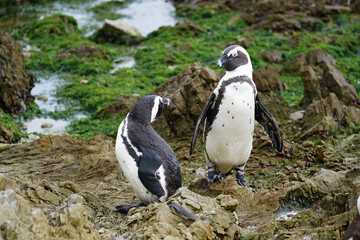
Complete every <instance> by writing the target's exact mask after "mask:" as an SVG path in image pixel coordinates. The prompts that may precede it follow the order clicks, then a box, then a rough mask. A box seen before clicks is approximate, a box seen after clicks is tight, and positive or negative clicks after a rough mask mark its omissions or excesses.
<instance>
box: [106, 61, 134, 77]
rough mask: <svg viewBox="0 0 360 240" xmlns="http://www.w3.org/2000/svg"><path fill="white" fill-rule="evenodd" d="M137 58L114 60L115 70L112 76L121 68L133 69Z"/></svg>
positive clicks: (112, 71)
mask: <svg viewBox="0 0 360 240" xmlns="http://www.w3.org/2000/svg"><path fill="white" fill-rule="evenodd" d="M135 63H136V62H135V58H133V57H119V58H116V59H115V60H114V63H113V69H112V70H111V71H110V73H111V74H113V73H114V72H116V71H117V70H119V69H120V68H131V67H133V66H135Z"/></svg>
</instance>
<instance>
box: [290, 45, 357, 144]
mask: <svg viewBox="0 0 360 240" xmlns="http://www.w3.org/2000/svg"><path fill="white" fill-rule="evenodd" d="M335 62H336V61H335V58H334V57H333V56H331V55H329V54H328V53H327V52H325V51H324V50H321V49H317V50H312V51H310V52H308V53H307V54H306V55H304V54H300V55H298V56H296V57H295V58H293V59H292V60H290V61H288V62H286V63H284V68H285V69H286V70H287V71H289V72H291V73H292V74H293V75H297V74H299V75H300V76H301V79H302V82H303V85H304V97H303V99H302V101H301V106H302V107H304V109H305V112H304V118H303V119H302V128H303V130H304V132H303V134H302V137H308V136H311V135H314V134H315V135H316V134H317V133H321V134H325V135H326V134H328V133H329V131H330V130H332V129H340V127H342V126H344V127H350V126H354V125H359V124H360V121H359V120H360V108H359V104H360V101H359V98H358V94H357V92H356V89H355V87H354V86H353V85H351V83H350V82H349V81H347V80H346V79H345V78H344V77H343V76H342V75H341V73H340V71H339V70H338V69H336V67H335V66H334V64H335Z"/></svg>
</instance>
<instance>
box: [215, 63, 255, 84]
mask: <svg viewBox="0 0 360 240" xmlns="http://www.w3.org/2000/svg"><path fill="white" fill-rule="evenodd" d="M252 71H253V69H252V65H251V63H248V64H245V65H241V66H239V67H237V68H235V69H234V70H232V71H226V73H225V75H224V76H223V77H222V79H221V80H222V81H225V80H228V79H230V78H234V77H238V76H247V77H249V78H250V79H251V81H252V80H253V78H252Z"/></svg>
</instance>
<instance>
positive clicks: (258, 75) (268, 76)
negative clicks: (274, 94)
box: [253, 65, 287, 92]
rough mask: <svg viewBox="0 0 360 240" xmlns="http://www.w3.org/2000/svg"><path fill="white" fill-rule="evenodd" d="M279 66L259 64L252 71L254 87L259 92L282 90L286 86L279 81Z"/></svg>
mask: <svg viewBox="0 0 360 240" xmlns="http://www.w3.org/2000/svg"><path fill="white" fill-rule="evenodd" d="M280 71H281V68H279V67H275V66H271V65H266V66H260V67H259V68H258V69H256V70H255V71H254V72H253V79H254V82H255V84H256V89H257V90H258V91H259V92H269V91H282V90H284V89H286V88H287V87H286V86H285V85H284V84H283V83H282V82H280V81H279V79H278V75H279V72H280Z"/></svg>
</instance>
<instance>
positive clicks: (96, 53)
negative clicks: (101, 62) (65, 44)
mask: <svg viewBox="0 0 360 240" xmlns="http://www.w3.org/2000/svg"><path fill="white" fill-rule="evenodd" d="M69 55H76V56H78V57H81V58H85V59H89V58H98V59H109V58H110V57H109V55H108V54H107V53H106V52H105V50H104V49H102V48H101V47H99V46H96V45H90V44H83V45H81V46H79V47H76V48H72V49H69V50H66V51H62V52H59V53H58V57H60V58H68V57H69Z"/></svg>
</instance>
